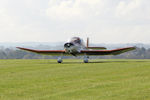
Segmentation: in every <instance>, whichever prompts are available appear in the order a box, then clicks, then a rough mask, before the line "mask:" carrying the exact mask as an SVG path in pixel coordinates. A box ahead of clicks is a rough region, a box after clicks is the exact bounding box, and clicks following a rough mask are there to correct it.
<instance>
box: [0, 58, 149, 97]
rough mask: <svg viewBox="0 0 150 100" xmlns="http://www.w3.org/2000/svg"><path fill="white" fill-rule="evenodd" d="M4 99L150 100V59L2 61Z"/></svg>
mask: <svg viewBox="0 0 150 100" xmlns="http://www.w3.org/2000/svg"><path fill="white" fill-rule="evenodd" d="M0 100H150V60H124V59H123V60H119V59H114V60H101V59H99V60H90V63H82V60H64V62H63V63H62V64H58V63H57V62H56V60H0Z"/></svg>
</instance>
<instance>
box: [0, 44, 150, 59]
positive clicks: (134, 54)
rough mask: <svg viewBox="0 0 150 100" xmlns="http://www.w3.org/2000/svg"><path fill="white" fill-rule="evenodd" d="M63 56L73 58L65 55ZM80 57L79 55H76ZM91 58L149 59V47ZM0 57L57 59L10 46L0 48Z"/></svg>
mask: <svg viewBox="0 0 150 100" xmlns="http://www.w3.org/2000/svg"><path fill="white" fill-rule="evenodd" d="M64 58H75V57H72V56H70V57H69V56H66V57H64ZM78 58H81V57H78ZM90 58H92V59H150V48H149V49H146V48H144V47H141V48H137V49H136V50H134V51H130V52H126V53H123V54H120V55H117V56H112V55H109V56H92V57H90ZM0 59H57V57H56V56H48V55H39V54H36V53H32V52H26V51H22V50H16V49H11V48H5V49H0Z"/></svg>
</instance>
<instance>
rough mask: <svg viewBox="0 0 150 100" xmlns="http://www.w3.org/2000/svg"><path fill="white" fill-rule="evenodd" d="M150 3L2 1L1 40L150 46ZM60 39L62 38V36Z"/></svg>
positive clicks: (115, 0)
mask: <svg viewBox="0 0 150 100" xmlns="http://www.w3.org/2000/svg"><path fill="white" fill-rule="evenodd" d="M149 4H150V1H149V0H44V1H43V0H13V1H12V0H1V1H0V34H1V37H0V41H35V42H36V41H45V42H56V41H60V40H61V41H65V40H66V39H67V38H69V37H72V36H80V37H83V38H86V37H91V41H93V42H97V43H99V42H100V43H101V42H103V43H127V42H143V43H150V41H149V39H148V37H150V34H149V33H150V31H149V28H150V17H149V16H150V6H149ZM58 36H59V37H58Z"/></svg>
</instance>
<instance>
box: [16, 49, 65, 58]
mask: <svg viewBox="0 0 150 100" xmlns="http://www.w3.org/2000/svg"><path fill="white" fill-rule="evenodd" d="M16 48H18V49H21V50H25V51H29V52H34V53H38V54H45V55H54V56H57V55H60V54H65V50H34V49H28V48H21V47H16Z"/></svg>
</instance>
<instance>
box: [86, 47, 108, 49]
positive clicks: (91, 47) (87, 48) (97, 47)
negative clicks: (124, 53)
mask: <svg viewBox="0 0 150 100" xmlns="http://www.w3.org/2000/svg"><path fill="white" fill-rule="evenodd" d="M87 49H107V48H105V47H87Z"/></svg>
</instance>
